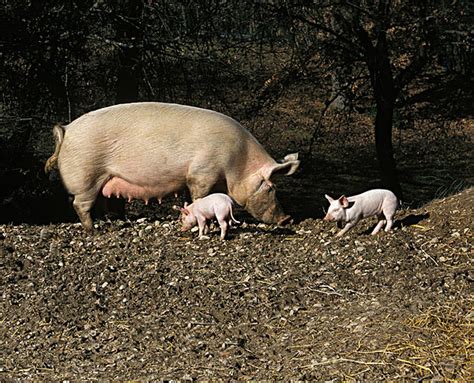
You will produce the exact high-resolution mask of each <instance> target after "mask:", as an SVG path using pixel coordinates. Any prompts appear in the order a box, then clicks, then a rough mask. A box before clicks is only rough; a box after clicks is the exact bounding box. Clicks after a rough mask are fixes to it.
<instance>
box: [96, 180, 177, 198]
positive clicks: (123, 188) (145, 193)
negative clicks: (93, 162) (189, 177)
mask: <svg viewBox="0 0 474 383" xmlns="http://www.w3.org/2000/svg"><path fill="white" fill-rule="evenodd" d="M178 190H179V185H176V184H172V183H170V184H166V185H163V184H160V185H153V186H149V185H147V186H142V185H137V184H133V183H130V182H128V181H126V180H124V179H123V178H120V177H112V178H111V179H110V180H108V181H107V182H106V183H105V185H104V186H103V188H102V195H103V196H104V197H107V198H110V197H112V196H115V197H117V198H125V199H127V200H128V201H129V202H130V201H131V200H133V199H142V200H144V201H145V202H146V203H148V201H149V200H150V199H152V198H156V199H158V201H159V202H160V203H161V199H162V198H163V197H165V196H166V195H167V194H170V193H172V192H175V194H177V191H178Z"/></svg>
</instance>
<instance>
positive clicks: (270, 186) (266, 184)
mask: <svg viewBox="0 0 474 383" xmlns="http://www.w3.org/2000/svg"><path fill="white" fill-rule="evenodd" d="M270 190H275V185H274V184H272V183H271V182H270V181H266V180H263V181H262V183H261V184H260V187H259V188H258V191H259V192H262V191H266V192H269V191H270Z"/></svg>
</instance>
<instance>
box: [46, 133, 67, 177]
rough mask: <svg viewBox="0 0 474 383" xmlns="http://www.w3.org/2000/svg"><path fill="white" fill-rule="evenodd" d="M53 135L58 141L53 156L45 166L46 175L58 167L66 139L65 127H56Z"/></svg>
mask: <svg viewBox="0 0 474 383" xmlns="http://www.w3.org/2000/svg"><path fill="white" fill-rule="evenodd" d="M53 135H54V139H55V141H56V148H55V149H54V153H53V155H52V156H51V157H49V158H48V160H47V161H46V164H45V165H44V171H45V173H46V174H48V173H49V172H50V171H51V170H53V169H56V168H57V167H58V155H59V151H60V150H61V145H62V143H63V139H64V127H63V126H62V125H59V124H57V125H55V126H54V128H53Z"/></svg>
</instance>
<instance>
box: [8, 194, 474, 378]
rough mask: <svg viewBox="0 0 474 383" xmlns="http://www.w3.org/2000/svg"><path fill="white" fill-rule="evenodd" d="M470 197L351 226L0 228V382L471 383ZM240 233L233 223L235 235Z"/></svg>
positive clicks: (315, 222) (143, 221) (139, 223)
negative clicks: (206, 232)
mask: <svg viewBox="0 0 474 383" xmlns="http://www.w3.org/2000/svg"><path fill="white" fill-rule="evenodd" d="M473 195H474V189H473V188H471V189H467V190H465V191H463V192H461V193H459V194H457V195H454V196H450V197H447V198H444V199H440V200H436V201H434V202H432V203H429V204H427V205H425V206H423V207H422V208H420V209H416V210H410V209H406V210H402V211H401V212H399V213H398V215H397V218H398V225H397V227H396V229H395V231H394V232H393V233H390V234H386V233H379V234H380V235H377V236H370V235H368V232H369V230H370V229H371V227H372V226H373V225H374V224H375V221H372V220H370V219H369V220H365V221H363V222H361V223H359V225H358V226H356V227H355V228H354V229H353V230H352V231H351V232H350V235H348V236H347V237H345V238H343V239H341V240H336V239H335V238H334V233H335V232H336V228H335V226H333V225H330V224H328V223H325V222H322V221H321V220H319V219H306V220H304V221H302V222H300V223H299V224H295V225H293V226H290V227H288V228H285V229H282V228H277V227H275V226H271V225H263V224H254V223H244V224H242V225H240V226H239V227H237V228H233V229H232V230H231V233H230V239H229V240H227V241H224V242H222V241H220V240H219V238H218V237H219V236H218V233H219V231H218V228H214V230H213V231H212V232H211V234H210V239H209V240H206V241H199V240H197V239H196V238H195V236H196V233H185V234H183V233H181V232H180V231H179V230H178V223H177V221H176V220H175V217H174V216H167V215H166V214H167V213H169V212H170V211H167V212H166V213H163V214H162V215H161V216H155V217H154V219H150V218H139V219H137V218H136V217H134V218H133V220H131V221H114V222H105V221H100V222H96V226H97V233H96V234H95V235H93V236H88V235H86V234H85V233H84V232H83V230H82V228H81V227H80V226H79V225H78V224H59V225H42V226H35V225H16V226H13V225H1V226H0V264H1V267H0V284H1V291H2V300H1V303H0V307H1V313H2V320H1V322H0V326H1V331H2V336H1V337H0V378H1V379H2V380H5V381H8V380H15V379H20V380H25V379H33V380H45V381H50V380H55V381H57V380H71V379H73V380H75V379H78V378H79V379H81V380H159V379H186V380H187V379H190V380H191V379H200V380H201V379H239V380H243V379H279V380H288V379H299V380H303V379H305V380H334V379H335V380H361V381H378V380H382V379H389V380H398V379H408V380H414V379H417V380H423V379H433V380H434V379H446V380H448V379H455V380H459V381H462V380H466V381H467V380H469V371H468V367H469V365H468V364H469V363H470V360H472V342H470V340H471V339H472V338H473V333H472V317H473V312H472V307H473V294H472V292H473V290H472V282H473V278H474V274H473V271H472V227H473V225H472V206H473V203H472V201H473ZM239 218H241V217H238V219H239Z"/></svg>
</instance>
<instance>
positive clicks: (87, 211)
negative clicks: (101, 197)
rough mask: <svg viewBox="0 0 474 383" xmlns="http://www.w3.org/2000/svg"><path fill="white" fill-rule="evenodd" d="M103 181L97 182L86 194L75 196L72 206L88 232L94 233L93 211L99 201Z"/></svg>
mask: <svg viewBox="0 0 474 383" xmlns="http://www.w3.org/2000/svg"><path fill="white" fill-rule="evenodd" d="M103 182H104V181H103V180H100V181H99V182H96V183H95V184H93V185H91V187H90V188H89V189H87V190H86V191H84V192H81V193H78V194H74V202H73V203H72V205H73V206H74V209H75V210H76V213H77V215H78V216H79V219H80V220H81V223H82V226H84V229H86V230H87V231H89V232H90V231H92V217H91V210H92V207H93V206H94V203H95V201H96V199H97V195H98V194H99V191H100V189H101V188H102V184H103Z"/></svg>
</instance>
